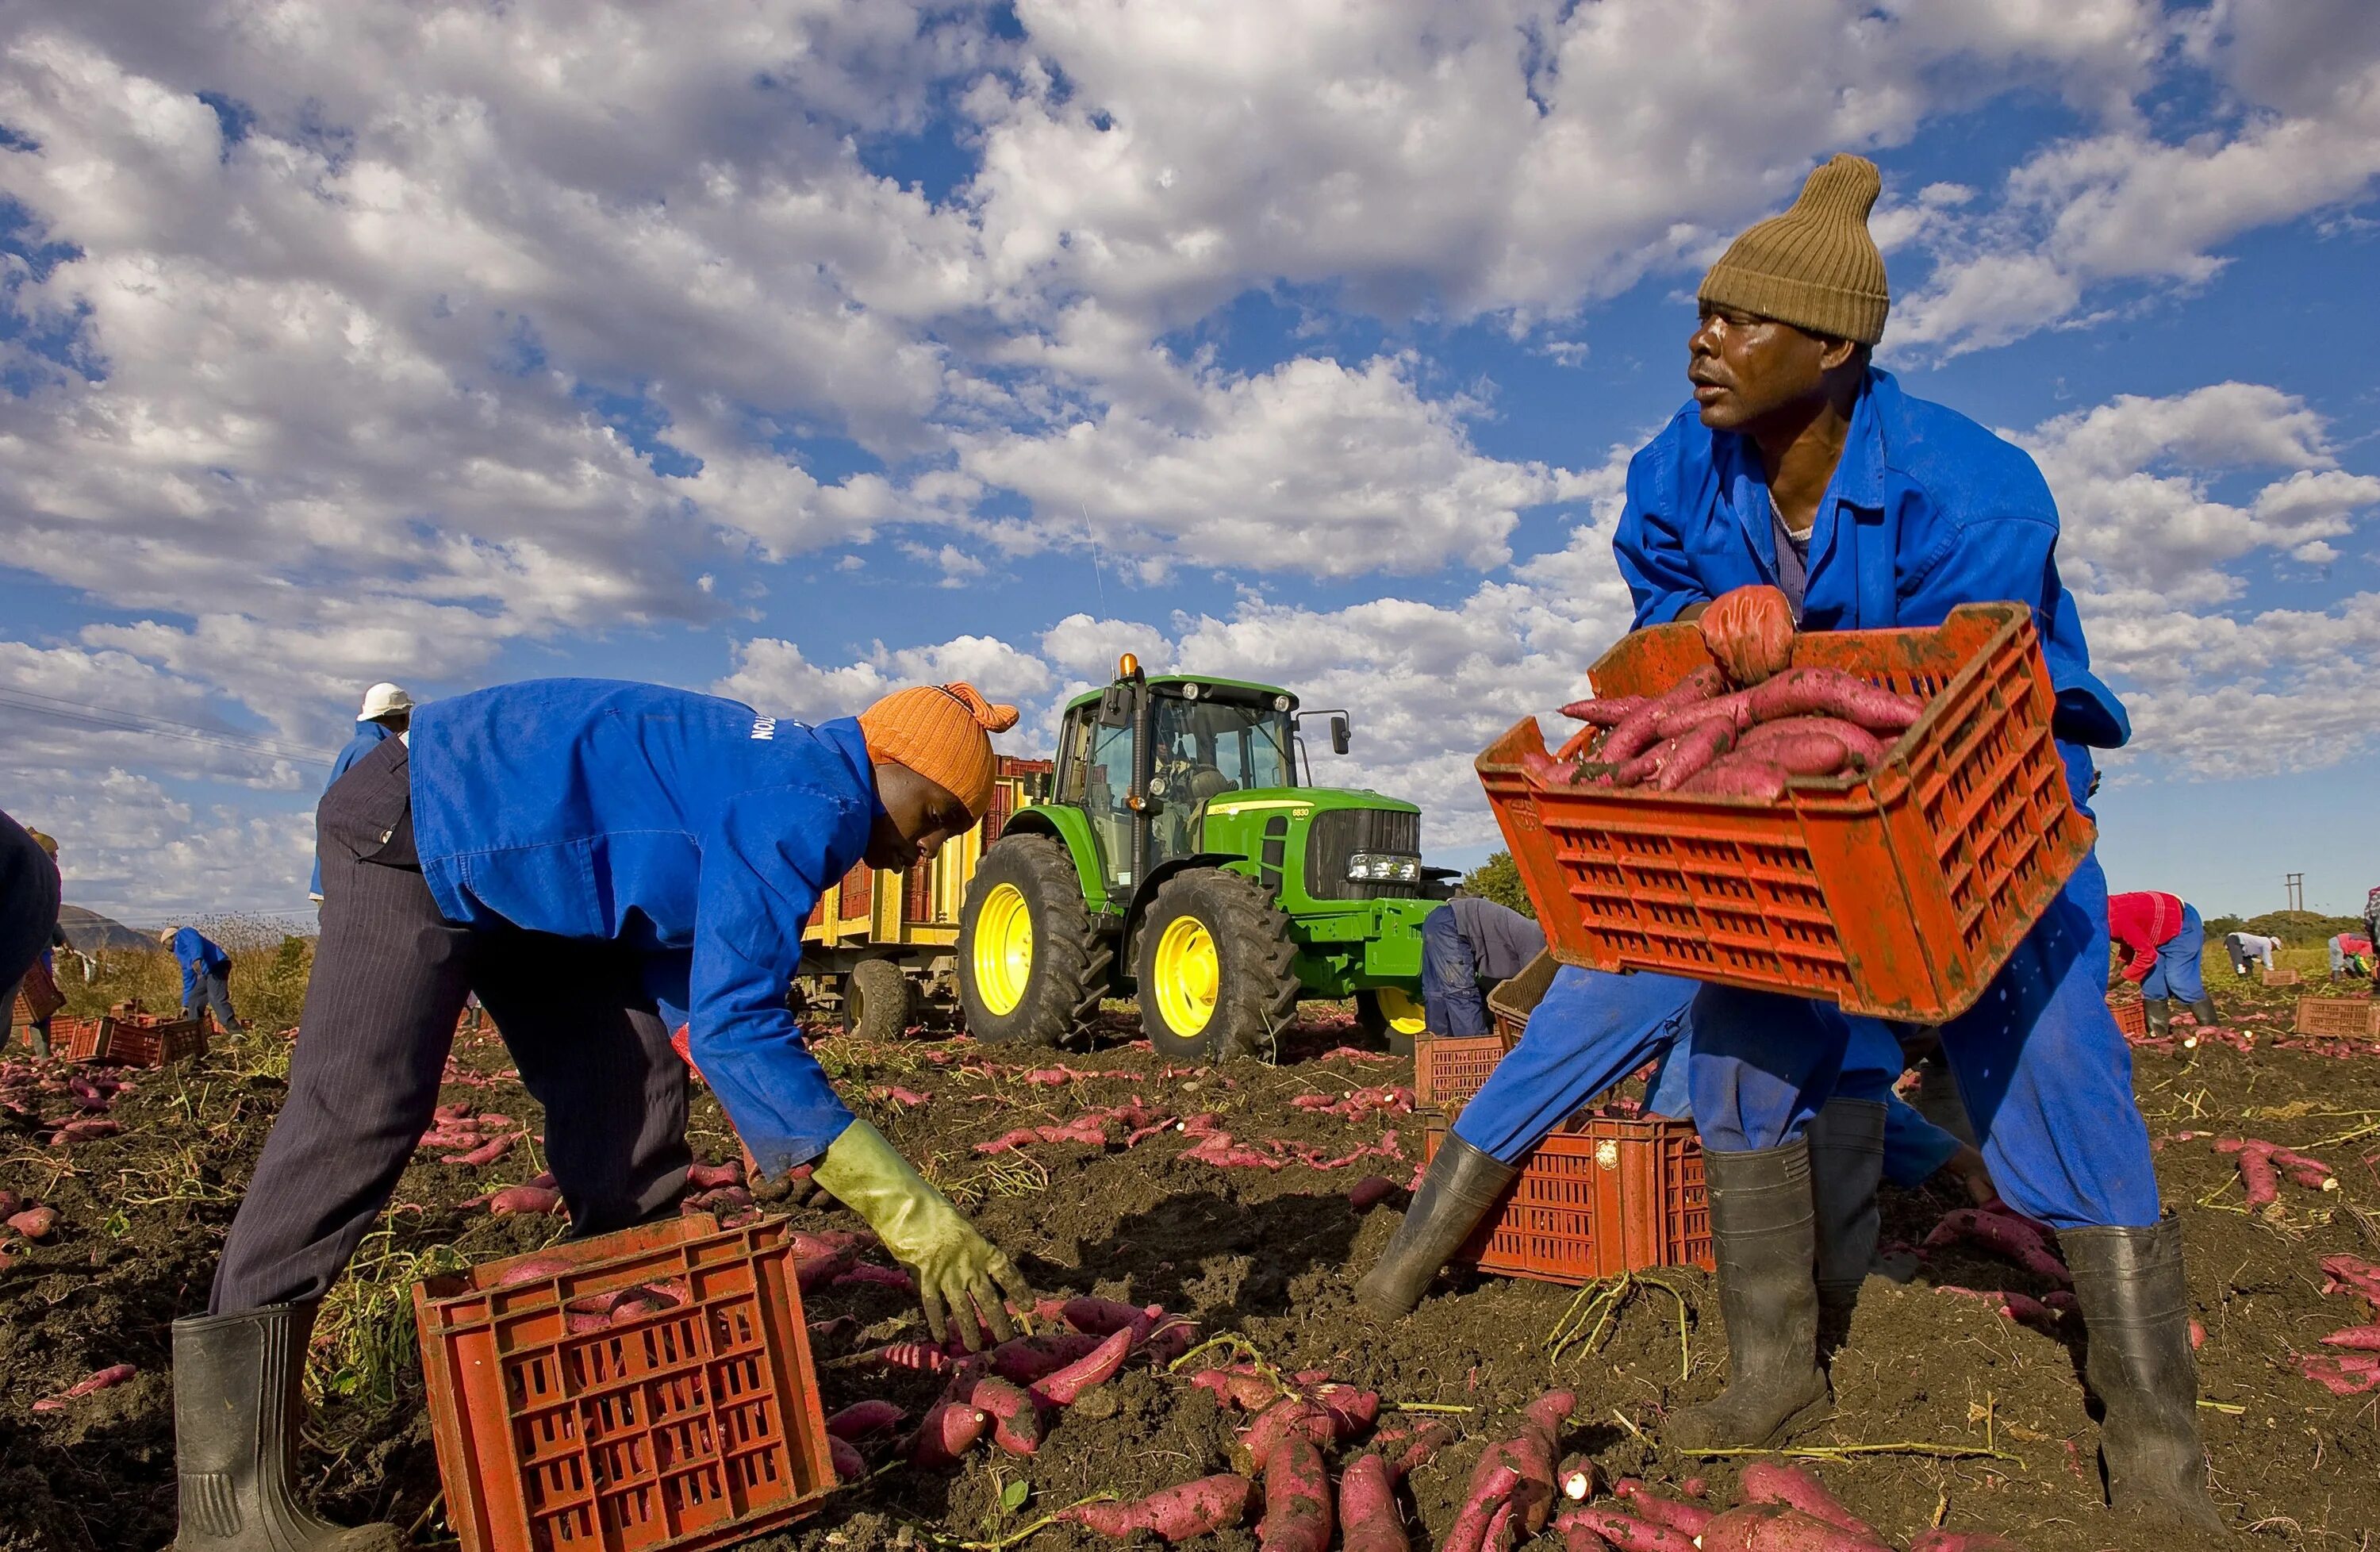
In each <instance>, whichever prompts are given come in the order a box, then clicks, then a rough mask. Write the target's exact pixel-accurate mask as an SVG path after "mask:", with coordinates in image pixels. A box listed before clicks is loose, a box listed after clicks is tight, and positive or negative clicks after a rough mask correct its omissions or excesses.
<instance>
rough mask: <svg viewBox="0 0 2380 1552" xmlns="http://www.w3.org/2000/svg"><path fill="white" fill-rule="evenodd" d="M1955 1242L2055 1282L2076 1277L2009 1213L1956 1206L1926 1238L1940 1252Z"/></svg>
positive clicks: (2046, 1246)
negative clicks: (2013, 1263) (1987, 1252)
mask: <svg viewBox="0 0 2380 1552" xmlns="http://www.w3.org/2000/svg"><path fill="white" fill-rule="evenodd" d="M1953 1240H1965V1241H1967V1242H1968V1243H1971V1244H1974V1245H1976V1246H1979V1247H1980V1248H1982V1249H1985V1250H1988V1251H1991V1252H1993V1253H1994V1254H1996V1255H2004V1256H2006V1257H2008V1258H2009V1259H2010V1260H2011V1261H2013V1262H2015V1263H2016V1264H2017V1265H2018V1266H2020V1267H2023V1268H2024V1269H2025V1270H2027V1271H2029V1272H2035V1273H2038V1274H2040V1275H2041V1276H2043V1277H2046V1278H2048V1279H2051V1280H2052V1281H2054V1282H2059V1283H2066V1284H2071V1283H2072V1282H2073V1280H2074V1275H2073V1274H2072V1273H2071V1272H2070V1271H2068V1270H2067V1269H2066V1263H2064V1262H2063V1261H2060V1260H2059V1259H2058V1255H2057V1254H2056V1253H2055V1252H2054V1251H2052V1250H2051V1249H2050V1248H2049V1247H2048V1245H2047V1244H2046V1243H2044V1242H2043V1241H2042V1239H2041V1238H2040V1236H2039V1235H2038V1234H2036V1233H2035V1232H2034V1231H2033V1229H2032V1228H2031V1227H2030V1226H2029V1225H2028V1224H2027V1223H2026V1222H2025V1221H2024V1220H2023V1219H2018V1218H2015V1217H2012V1216H2010V1215H2009V1214H2006V1213H1996V1212H1992V1211H1989V1210H1987V1209H1985V1208H1982V1207H1956V1208H1953V1209H1952V1210H1950V1211H1949V1212H1947V1213H1944V1214H1943V1215H1942V1219H1941V1221H1940V1222H1938V1223H1937V1224H1935V1226H1934V1228H1933V1231H1931V1232H1930V1233H1928V1234H1927V1235H1926V1236H1925V1248H1927V1249H1928V1250H1934V1249H1938V1248H1940V1247H1941V1246H1943V1245H1946V1244H1949V1243H1951V1242H1952V1241H1953Z"/></svg>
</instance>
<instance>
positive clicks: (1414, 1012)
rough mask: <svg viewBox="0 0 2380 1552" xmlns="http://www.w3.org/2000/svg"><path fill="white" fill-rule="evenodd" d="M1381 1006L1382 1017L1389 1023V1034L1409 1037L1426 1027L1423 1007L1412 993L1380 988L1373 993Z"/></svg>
mask: <svg viewBox="0 0 2380 1552" xmlns="http://www.w3.org/2000/svg"><path fill="white" fill-rule="evenodd" d="M1372 1000H1374V1001H1375V1002H1376V1003H1378V1005H1379V1009H1380V1016H1381V1017H1382V1018H1384V1019H1386V1020H1388V1021H1389V1033H1390V1034H1391V1035H1403V1036H1406V1037H1412V1036H1415V1035H1418V1034H1420V1033H1421V1032H1422V1030H1423V1028H1424V1027H1425V1026H1426V1021H1425V1018H1424V1015H1423V1012H1422V1005H1421V1003H1420V1001H1419V1000H1416V999H1415V997H1414V996H1413V995H1412V994H1411V993H1409V992H1407V991H1404V990H1403V989H1402V988H1397V987H1380V988H1376V989H1375V990H1374V991H1373V993H1372Z"/></svg>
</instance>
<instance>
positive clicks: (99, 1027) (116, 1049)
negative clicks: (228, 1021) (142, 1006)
mask: <svg viewBox="0 0 2380 1552" xmlns="http://www.w3.org/2000/svg"><path fill="white" fill-rule="evenodd" d="M50 1041H51V1045H50V1049H52V1050H55V1051H56V1052H58V1053H59V1054H60V1055H62V1056H64V1057H65V1058H66V1059H67V1061H105V1062H112V1063H114V1064H115V1065H116V1066H119V1067H169V1066H171V1065H173V1064H174V1063H175V1062H176V1061H181V1060H182V1059H183V1058H185V1057H190V1056H204V1055H206V1054H207V1031H206V1026H205V1025H203V1024H201V1023H200V1021H199V1020H197V1019H161V1018H155V1017H152V1016H151V1015H149V1014H146V1013H104V1014H102V1015H101V1016H100V1017H98V1018H86V1019H69V1018H61V1019H58V1020H56V1021H55V1022H54V1023H53V1024H52V1025H50Z"/></svg>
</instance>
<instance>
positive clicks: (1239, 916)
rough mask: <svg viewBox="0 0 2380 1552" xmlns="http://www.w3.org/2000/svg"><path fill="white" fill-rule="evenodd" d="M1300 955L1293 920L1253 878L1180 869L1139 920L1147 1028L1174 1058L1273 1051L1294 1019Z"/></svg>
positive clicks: (1142, 1011) (1160, 1048)
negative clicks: (1291, 934)
mask: <svg viewBox="0 0 2380 1552" xmlns="http://www.w3.org/2000/svg"><path fill="white" fill-rule="evenodd" d="M1296 958H1297V951H1296V949H1295V947H1294V946H1293V945H1292V944H1291V942H1290V940H1289V918H1288V917H1287V916H1285V915H1282V914H1281V910H1280V908H1279V907H1277V906H1276V905H1274V904H1273V903H1272V900H1271V899H1270V897H1269V896H1268V895H1267V894H1266V893H1265V892H1264V891H1263V890H1261V889H1259V888H1257V884H1256V881H1255V880H1254V879H1244V878H1242V877H1240V876H1239V875H1238V874H1236V873H1226V872H1224V871H1223V870H1222V869H1221V868H1219V867H1193V868H1189V869H1186V870H1185V871H1184V872H1180V873H1177V874H1175V875H1174V876H1173V877H1172V878H1171V879H1166V880H1165V882H1164V883H1162V884H1160V886H1158V891H1157V898H1156V899H1155V900H1154V901H1152V902H1151V903H1150V904H1149V907H1148V914H1147V915H1146V916H1145V917H1143V918H1142V920H1141V924H1140V944H1139V953H1138V956H1137V969H1138V972H1139V976H1138V978H1139V982H1140V1027H1141V1032H1142V1033H1143V1034H1145V1035H1147V1037H1148V1043H1149V1044H1150V1045H1151V1046H1153V1047H1155V1048H1156V1050H1157V1054H1158V1055H1160V1056H1162V1057H1165V1058H1168V1059H1170V1060H1172V1061H1185V1060H1186V1061H1223V1060H1224V1059H1225V1058H1227V1057H1232V1056H1238V1055H1243V1054H1251V1053H1256V1052H1260V1051H1268V1050H1270V1049H1272V1046H1273V1041H1274V1038H1275V1037H1277V1036H1279V1035H1280V1033H1281V1031H1282V1030H1283V1029H1286V1028H1288V1027H1289V1025H1291V1024H1292V1023H1293V1022H1294V1021H1295V1019H1296V1017H1297V997H1298V990H1299V987H1298V980H1297V968H1296Z"/></svg>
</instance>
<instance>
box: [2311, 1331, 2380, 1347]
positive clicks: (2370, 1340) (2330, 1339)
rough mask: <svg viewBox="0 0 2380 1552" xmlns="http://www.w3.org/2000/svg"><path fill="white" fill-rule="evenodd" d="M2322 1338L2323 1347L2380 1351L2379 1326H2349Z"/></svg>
mask: <svg viewBox="0 0 2380 1552" xmlns="http://www.w3.org/2000/svg"><path fill="white" fill-rule="evenodd" d="M2322 1340H2323V1345H2324V1346H2325V1347H2346V1348H2352V1349H2354V1350H2355V1351H2357V1352H2380V1326H2350V1327H2348V1328H2346V1329H2345V1330H2343V1331H2333V1332H2332V1333H2331V1334H2330V1335H2328V1336H2326V1337H2325V1338H2323V1339H2322Z"/></svg>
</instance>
